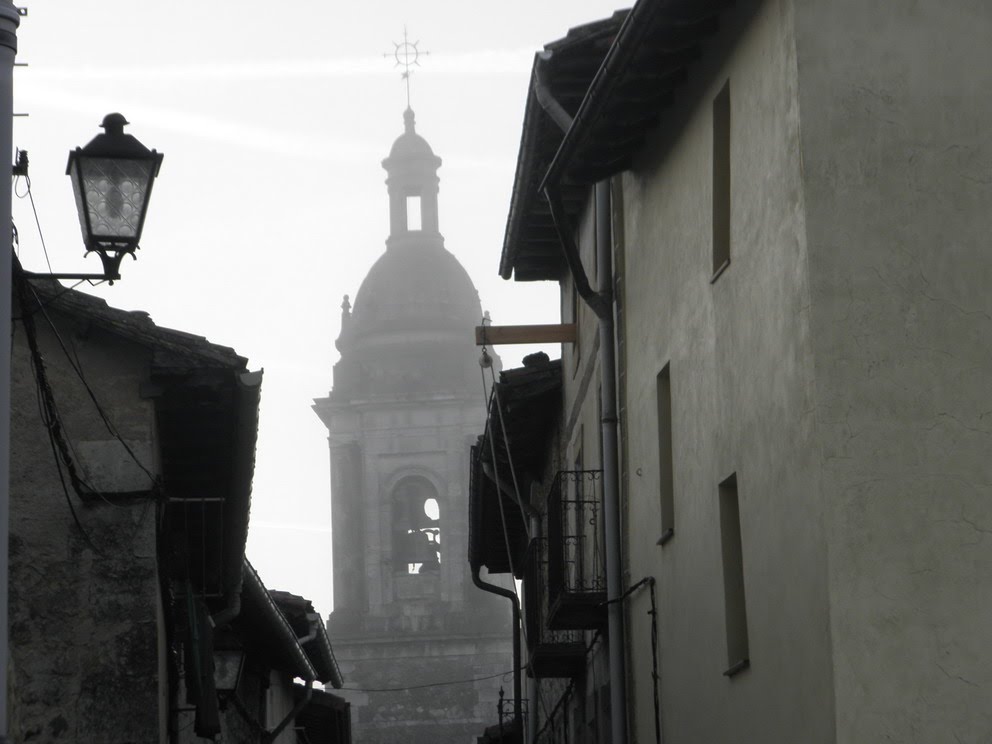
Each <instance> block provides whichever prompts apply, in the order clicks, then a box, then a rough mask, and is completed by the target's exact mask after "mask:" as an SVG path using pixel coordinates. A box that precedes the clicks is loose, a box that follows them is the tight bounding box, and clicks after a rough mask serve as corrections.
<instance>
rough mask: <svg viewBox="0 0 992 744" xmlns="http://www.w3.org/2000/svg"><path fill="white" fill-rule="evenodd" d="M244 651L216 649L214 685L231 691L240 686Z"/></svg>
mask: <svg viewBox="0 0 992 744" xmlns="http://www.w3.org/2000/svg"><path fill="white" fill-rule="evenodd" d="M244 659H245V654H244V651H234V650H231V651H220V650H218V651H214V686H215V687H216V688H217V689H218V690H220V691H222V692H226V691H231V690H234V689H235V688H237V686H238V677H240V676H241V664H242V662H243V661H244Z"/></svg>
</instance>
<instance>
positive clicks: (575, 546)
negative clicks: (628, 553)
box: [547, 470, 606, 630]
mask: <svg viewBox="0 0 992 744" xmlns="http://www.w3.org/2000/svg"><path fill="white" fill-rule="evenodd" d="M602 476H603V473H602V471H601V470H562V471H560V472H559V473H558V475H557V476H556V477H555V480H554V483H553V484H552V486H551V491H550V493H549V494H548V616H547V622H548V628H550V629H552V630H596V629H601V628H603V627H605V625H606V605H605V604H604V603H605V602H606V564H605V553H604V550H603V546H604V537H603V524H602V519H601V514H602V483H603V477H602Z"/></svg>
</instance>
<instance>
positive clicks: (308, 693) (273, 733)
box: [262, 677, 315, 744]
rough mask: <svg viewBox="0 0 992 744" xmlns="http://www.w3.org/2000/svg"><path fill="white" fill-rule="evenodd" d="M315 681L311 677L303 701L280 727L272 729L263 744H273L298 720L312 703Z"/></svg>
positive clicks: (283, 720) (281, 722) (294, 707)
mask: <svg viewBox="0 0 992 744" xmlns="http://www.w3.org/2000/svg"><path fill="white" fill-rule="evenodd" d="M314 679H315V678H314V677H310V678H308V679H307V680H306V685H305V688H306V692H305V693H304V694H303V699H302V700H300V702H298V703H297V704H296V705H294V706H293V709H292V710H291V711H289V713H288V714H287V715H286V717H285V718H283V719H282V720H281V721H280V722H279V725H278V726H276V727H275V728H274V729H272V731H270V732H269V733H268V735H266V736H265V737H264V738H263V739H262V741H263V744H272V742H274V741H275V740H276V737H278V736H279V734H281V733H282V730H283V729H284V728H286V727H287V726H288V725H289V724H290V723H292V722H293V721H294V720H295V719H296V717H297V716H298V715H299V714H300V713H301V712H302V711H303V709H304V708H306V707H307V704H308V703H309V702H310V698H311V697H312V696H313V682H314Z"/></svg>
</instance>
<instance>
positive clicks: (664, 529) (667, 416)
mask: <svg viewBox="0 0 992 744" xmlns="http://www.w3.org/2000/svg"><path fill="white" fill-rule="evenodd" d="M670 367H671V365H669V364H666V365H665V367H664V369H662V370H661V372H659V373H658V497H659V502H660V505H661V537H660V538H658V545H664V544H665V543H666V542H668V541H669V540H671V539H672V536H673V535H674V534H675V477H674V468H673V462H672V459H673V455H672V376H671V371H670Z"/></svg>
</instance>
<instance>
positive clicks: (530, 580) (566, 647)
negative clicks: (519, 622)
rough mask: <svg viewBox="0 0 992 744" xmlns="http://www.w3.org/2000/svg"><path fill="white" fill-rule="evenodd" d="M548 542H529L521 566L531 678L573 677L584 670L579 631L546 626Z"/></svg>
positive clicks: (581, 641) (582, 647)
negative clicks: (524, 560)
mask: <svg viewBox="0 0 992 744" xmlns="http://www.w3.org/2000/svg"><path fill="white" fill-rule="evenodd" d="M547 546H548V541H547V540H546V539H542V538H535V539H534V540H531V543H530V546H529V548H528V550H527V561H526V564H525V566H524V582H523V583H524V629H525V632H526V637H527V647H528V650H529V662H528V674H530V675H531V676H532V677H541V678H544V677H574V676H576V675H579V674H581V673H582V672H583V671H584V669H585V644H584V643H583V639H582V632H581V631H579V630H553V629H551V628H550V627H549V626H548V617H549V612H550V605H549V595H548V583H547V578H548V552H547Z"/></svg>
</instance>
